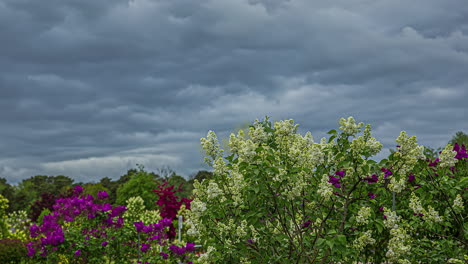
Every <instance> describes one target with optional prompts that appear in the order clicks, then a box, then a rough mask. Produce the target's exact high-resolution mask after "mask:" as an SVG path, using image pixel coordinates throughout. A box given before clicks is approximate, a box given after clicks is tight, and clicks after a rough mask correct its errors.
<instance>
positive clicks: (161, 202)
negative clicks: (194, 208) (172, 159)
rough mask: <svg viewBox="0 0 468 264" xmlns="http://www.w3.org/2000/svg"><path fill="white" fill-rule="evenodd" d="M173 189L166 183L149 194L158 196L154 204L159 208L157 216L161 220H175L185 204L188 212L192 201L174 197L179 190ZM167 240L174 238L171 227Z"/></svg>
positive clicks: (173, 230)
mask: <svg viewBox="0 0 468 264" xmlns="http://www.w3.org/2000/svg"><path fill="white" fill-rule="evenodd" d="M180 187H181V186H179V188H177V189H175V186H174V185H170V186H169V183H168V182H165V183H163V184H161V185H159V190H154V191H151V192H154V193H156V195H158V196H159V199H158V201H157V202H156V204H157V205H158V206H160V207H161V210H160V213H159V215H160V216H161V217H162V218H169V219H172V220H175V219H177V212H178V211H179V209H180V207H181V206H182V204H185V207H186V208H187V209H189V210H190V202H191V201H192V200H190V199H187V198H180V197H178V196H176V195H174V194H175V193H176V192H178V191H181V190H182V189H181V188H180ZM168 235H169V238H171V239H172V238H175V227H174V226H171V227H170V230H169V234H168Z"/></svg>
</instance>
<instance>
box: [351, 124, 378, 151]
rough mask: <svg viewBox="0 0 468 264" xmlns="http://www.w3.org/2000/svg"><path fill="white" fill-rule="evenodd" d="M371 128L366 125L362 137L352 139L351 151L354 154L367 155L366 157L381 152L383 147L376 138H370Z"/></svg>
mask: <svg viewBox="0 0 468 264" xmlns="http://www.w3.org/2000/svg"><path fill="white" fill-rule="evenodd" d="M371 130H372V129H371V126H370V125H369V124H368V125H366V128H365V129H364V135H363V136H359V137H358V138H355V139H353V141H352V142H351V149H352V150H353V151H354V152H355V153H359V154H361V153H367V154H368V156H373V155H375V154H377V153H379V152H380V150H382V147H383V145H382V144H381V143H380V142H379V141H377V139H376V138H374V137H371V136H370V132H371Z"/></svg>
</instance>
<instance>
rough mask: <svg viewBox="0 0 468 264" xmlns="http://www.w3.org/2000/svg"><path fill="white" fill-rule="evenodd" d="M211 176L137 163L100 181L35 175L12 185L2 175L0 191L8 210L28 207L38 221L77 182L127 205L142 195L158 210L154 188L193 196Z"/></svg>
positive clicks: (71, 192)
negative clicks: (165, 186)
mask: <svg viewBox="0 0 468 264" xmlns="http://www.w3.org/2000/svg"><path fill="white" fill-rule="evenodd" d="M211 175H212V173H211V172H209V171H205V170H201V171H198V172H197V173H196V174H195V175H193V176H191V177H190V178H189V179H188V180H186V179H185V178H184V177H182V176H180V175H177V174H176V173H175V172H174V171H173V170H171V169H170V168H162V169H158V170H157V172H151V171H146V170H145V169H144V167H143V166H141V165H137V168H132V169H129V170H128V171H127V173H126V174H124V175H122V176H120V178H118V179H116V180H114V179H111V178H109V177H104V178H102V179H100V181H99V182H87V183H83V182H75V180H74V179H72V178H70V177H68V176H64V175H57V176H48V175H35V176H32V177H30V178H27V179H24V180H22V181H21V182H20V183H19V184H17V185H11V184H9V183H8V182H7V180H6V179H5V178H0V194H1V195H2V196H3V197H5V198H6V199H8V201H9V203H8V208H7V209H6V213H10V212H14V211H19V210H25V211H26V212H27V213H28V217H29V218H30V219H31V220H32V221H37V219H38V218H39V217H40V215H41V214H42V215H43V214H45V213H47V211H48V210H51V209H52V206H53V204H54V203H55V199H58V198H66V197H69V196H71V195H72V194H73V188H74V186H76V185H80V186H82V187H83V188H84V193H85V194H91V195H93V196H95V197H96V195H97V192H98V191H106V192H107V193H108V194H109V198H108V200H107V201H108V202H109V203H111V204H112V205H126V201H127V199H129V198H130V197H135V196H140V197H141V198H143V200H144V202H145V206H146V208H148V209H155V208H156V204H155V201H156V199H157V195H156V194H155V193H153V192H151V191H152V190H159V186H160V185H162V184H163V183H165V182H168V183H169V184H170V185H174V186H176V187H179V188H180V191H179V192H178V196H179V197H185V198H190V196H191V193H192V190H193V183H194V181H195V180H199V181H201V180H203V179H205V178H209V177H210V176H211Z"/></svg>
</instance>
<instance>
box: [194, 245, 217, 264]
mask: <svg viewBox="0 0 468 264" xmlns="http://www.w3.org/2000/svg"><path fill="white" fill-rule="evenodd" d="M215 251H216V249H215V248H214V247H212V246H209V247H208V249H207V250H206V252H205V253H203V254H201V255H200V256H199V257H198V261H197V263H199V264H211V263H213V256H214V252H215Z"/></svg>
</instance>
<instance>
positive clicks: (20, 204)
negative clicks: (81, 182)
mask: <svg viewBox="0 0 468 264" xmlns="http://www.w3.org/2000/svg"><path fill="white" fill-rule="evenodd" d="M73 182H74V180H73V179H71V178H69V177H67V176H63V175H58V176H46V175H36V176H33V177H30V178H28V179H24V180H22V181H21V182H20V183H19V184H18V186H17V187H16V188H15V189H16V190H15V194H14V197H13V200H12V201H11V205H12V206H11V210H10V211H18V210H27V211H29V208H30V207H31V205H32V203H33V202H34V201H35V200H37V199H39V197H40V196H41V194H42V193H53V194H55V195H58V194H62V193H65V192H66V191H67V190H68V189H69V188H70V187H71V186H72V184H73Z"/></svg>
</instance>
